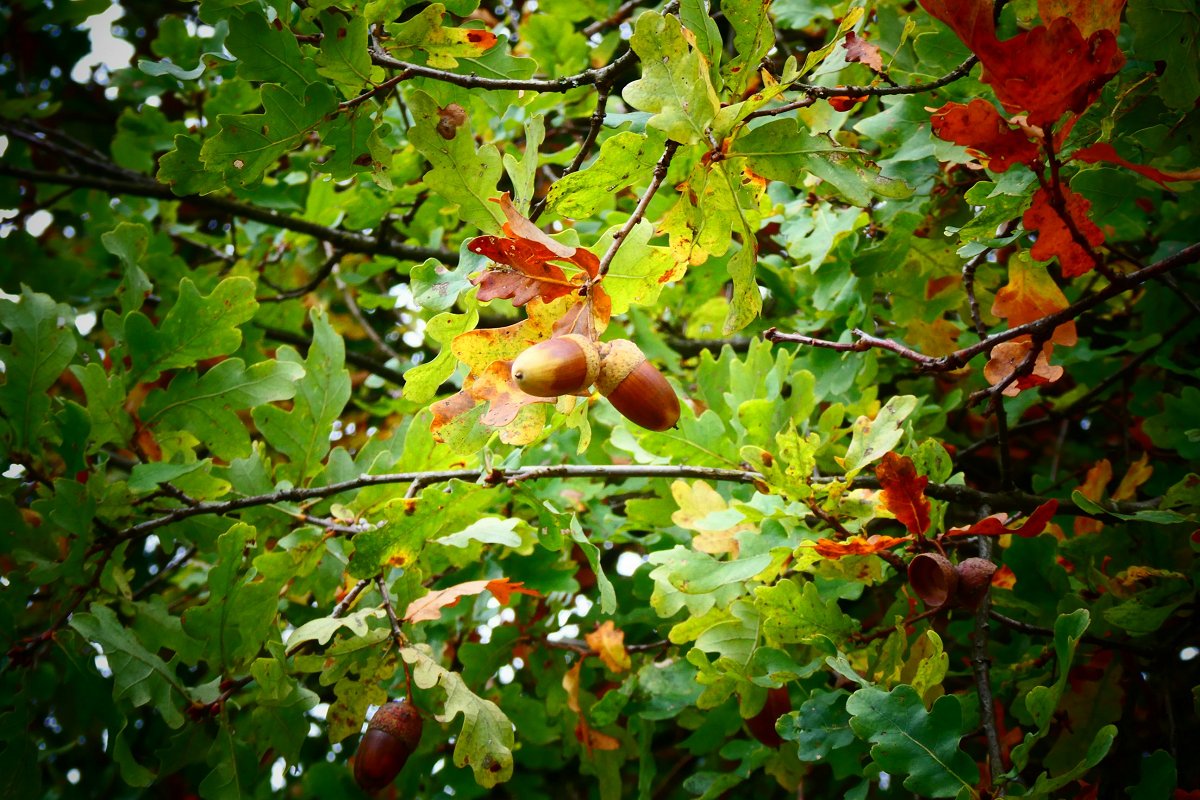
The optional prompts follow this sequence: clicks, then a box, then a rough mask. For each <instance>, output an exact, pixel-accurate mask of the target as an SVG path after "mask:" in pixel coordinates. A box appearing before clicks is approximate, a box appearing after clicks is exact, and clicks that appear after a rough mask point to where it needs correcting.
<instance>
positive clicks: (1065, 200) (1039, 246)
mask: <svg viewBox="0 0 1200 800" xmlns="http://www.w3.org/2000/svg"><path fill="white" fill-rule="evenodd" d="M1056 190H1057V191H1058V192H1060V193H1061V196H1062V202H1061V203H1056V202H1055V199H1056V198H1055V197H1054V195H1053V192H1054V191H1056ZM1091 206H1092V204H1091V203H1089V202H1088V201H1087V199H1086V198H1084V197H1083V196H1082V195H1078V194H1076V193H1075V192H1072V191H1071V190H1070V189H1069V188H1067V187H1066V186H1061V185H1060V186H1057V187H1047V186H1043V187H1041V188H1040V189H1038V190H1037V192H1036V193H1034V195H1033V205H1031V206H1030V207H1029V209H1028V210H1027V211H1026V212H1025V216H1024V217H1022V219H1021V221H1022V222H1023V223H1024V224H1025V228H1026V230H1030V231H1037V234H1038V237H1037V241H1036V242H1034V243H1033V248H1032V249H1031V250H1030V252H1031V253H1032V254H1033V257H1034V258H1036V259H1038V260H1039V261H1049V260H1050V259H1051V258H1054V257H1055V256H1057V257H1058V263H1059V264H1061V265H1062V271H1063V277H1065V278H1074V277H1076V276H1077V275H1083V274H1084V273H1086V272H1090V271H1091V269H1092V267H1094V266H1096V259H1095V256H1094V250H1093V248H1095V247H1097V246H1098V245H1100V244H1103V242H1104V233H1103V231H1101V230H1100V229H1099V228H1098V227H1096V223H1094V222H1092V220H1091V218H1090V217H1089V216H1088V209H1090V208H1091ZM1072 228H1074V230H1073V231H1072ZM1081 240H1082V241H1081ZM1084 242H1086V243H1087V244H1088V247H1086V248H1085V247H1084V244H1083V243H1084Z"/></svg>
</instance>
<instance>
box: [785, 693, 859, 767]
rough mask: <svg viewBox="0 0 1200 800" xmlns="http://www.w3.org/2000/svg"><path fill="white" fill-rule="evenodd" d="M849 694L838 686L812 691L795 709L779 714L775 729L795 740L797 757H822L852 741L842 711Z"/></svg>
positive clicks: (847, 716) (848, 722)
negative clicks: (826, 690) (825, 690)
mask: <svg viewBox="0 0 1200 800" xmlns="http://www.w3.org/2000/svg"><path fill="white" fill-rule="evenodd" d="M849 697H850V695H849V693H848V692H846V691H843V690H840V689H839V690H837V691H832V692H813V693H812V695H811V696H810V697H809V698H808V699H807V700H805V701H804V703H803V704H802V705H801V706H800V708H799V709H797V710H795V711H791V712H788V713H787V714H784V715H783V716H782V717H780V718H779V721H778V722H776V723H775V729H776V730H777V731H778V732H779V735H780V736H781V737H782V738H783V739H785V740H787V741H794V742H796V743H797V745H798V747H797V750H796V756H797V758H799V759H800V760H801V761H821V760H823V759H826V758H828V757H829V755H830V753H832V752H833V751H834V750H836V749H838V748H840V747H845V746H847V745H848V744H850V743H851V742H853V741H854V731H853V730H851V729H850V714H849V713H848V712H847V711H846V701H847V700H848V699H849Z"/></svg>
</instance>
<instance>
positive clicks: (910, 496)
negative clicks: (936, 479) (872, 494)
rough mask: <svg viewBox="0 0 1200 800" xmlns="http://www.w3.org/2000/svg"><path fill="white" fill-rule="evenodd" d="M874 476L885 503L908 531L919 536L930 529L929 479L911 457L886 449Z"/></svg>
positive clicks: (885, 506)
mask: <svg viewBox="0 0 1200 800" xmlns="http://www.w3.org/2000/svg"><path fill="white" fill-rule="evenodd" d="M875 477H876V478H878V479H879V485H880V487H881V488H882V489H883V493H882V497H883V506H884V508H886V509H887V510H888V511H890V512H892V513H893V514H895V516H896V519H898V520H899V521H900V522H901V523H902V524H903V525H904V527H905V528H907V529H908V532H909V533H911V534H913V535H914V536H920V535H921V534H923V533H925V531H926V530H928V529H929V509H930V506H929V498H927V497H925V487H926V486H927V485H929V478H928V477H927V476H925V475H917V468H916V465H914V464H913V461H912V459H911V458H909V457H908V456H902V455H898V454H896V453H892V452H887V453H884V454H883V458H882V459H880V461H879V464H878V465H876V467H875Z"/></svg>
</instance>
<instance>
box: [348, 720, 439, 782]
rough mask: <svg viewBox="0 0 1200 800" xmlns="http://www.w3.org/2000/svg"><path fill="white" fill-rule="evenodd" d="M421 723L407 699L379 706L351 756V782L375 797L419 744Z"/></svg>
mask: <svg viewBox="0 0 1200 800" xmlns="http://www.w3.org/2000/svg"><path fill="white" fill-rule="evenodd" d="M424 724H425V723H424V721H423V720H422V719H421V712H419V711H418V710H417V708H416V706H414V705H413V704H412V703H410V702H408V701H407V700H401V701H398V702H391V703H386V704H385V705H382V706H380V707H379V710H378V711H376V712H375V716H373V717H371V721H370V723H368V724H367V732H366V733H364V734H363V737H362V741H360V742H359V743H358V750H357V751H356V752H355V754H354V780H355V782H357V783H358V785H359V786H360V787H361V788H362V790H363V791H364V792H368V793H370V794H374V793H375V792H378V791H379V790H380V789H383V788H384V787H385V786H387V785H388V784H390V783H391V782H392V781H394V780H395V779H396V776H397V775H399V774H400V770H402V769H404V764H405V763H406V762H407V761H408V757H409V756H411V755H412V754H413V751H415V750H416V749H417V745H419V744H420V743H421V730H422V728H424Z"/></svg>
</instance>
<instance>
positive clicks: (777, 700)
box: [746, 686, 792, 748]
mask: <svg viewBox="0 0 1200 800" xmlns="http://www.w3.org/2000/svg"><path fill="white" fill-rule="evenodd" d="M791 710H792V698H791V695H789V694H788V690H787V687H786V686H779V687H777V688H775V689H770V690H768V691H767V702H766V703H765V704H763V707H762V711H759V712H758V713H757V714H755V715H754V716H753V717H751V718H750V719H748V720H746V727H747V728H749V729H750V733H752V734H754V738H755V739H758V740H759V741H760V742H762V743H763V744H765V745H766V746H767V747H776V748H777V747H779V746H780V745H781V744H783V738H782V737H780V735H779V733H778V732H777V731H776V730H775V722H776V720H778V719H779V718H780V717H782V716H783V715H784V714H786V713H788V712H789V711H791Z"/></svg>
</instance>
